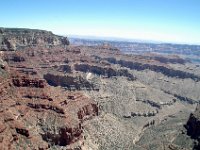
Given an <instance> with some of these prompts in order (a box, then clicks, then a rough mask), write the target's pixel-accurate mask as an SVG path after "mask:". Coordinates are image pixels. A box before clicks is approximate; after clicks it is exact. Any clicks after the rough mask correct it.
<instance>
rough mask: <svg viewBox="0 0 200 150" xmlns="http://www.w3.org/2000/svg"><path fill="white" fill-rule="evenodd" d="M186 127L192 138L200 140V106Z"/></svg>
mask: <svg viewBox="0 0 200 150" xmlns="http://www.w3.org/2000/svg"><path fill="white" fill-rule="evenodd" d="M185 127H186V129H187V133H188V135H190V136H191V137H192V138H194V139H198V138H200V105H198V106H197V108H196V110H195V112H194V113H192V114H191V115H190V117H189V120H188V122H187V124H186V126H185Z"/></svg>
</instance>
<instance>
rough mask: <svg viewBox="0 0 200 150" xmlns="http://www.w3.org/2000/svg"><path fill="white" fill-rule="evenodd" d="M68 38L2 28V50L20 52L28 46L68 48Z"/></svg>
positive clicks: (0, 47) (0, 36) (0, 41)
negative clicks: (19, 50)
mask: <svg viewBox="0 0 200 150" xmlns="http://www.w3.org/2000/svg"><path fill="white" fill-rule="evenodd" d="M66 45H69V40H68V39H67V37H62V36H57V35H54V34H53V33H52V32H50V31H44V30H36V29H22V28H16V29H13V28H10V29H9V28H0V50H4V51H6V50H18V49H20V48H24V47H27V46H30V47H31V46H45V47H52V46H66Z"/></svg>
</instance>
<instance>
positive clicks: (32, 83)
mask: <svg viewBox="0 0 200 150" xmlns="http://www.w3.org/2000/svg"><path fill="white" fill-rule="evenodd" d="M13 84H14V85H15V86H17V87H36V88H44V86H45V80H42V79H30V78H26V77H20V78H16V77H15V78H13Z"/></svg>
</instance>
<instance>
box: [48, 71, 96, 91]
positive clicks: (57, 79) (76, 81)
mask: <svg viewBox="0 0 200 150" xmlns="http://www.w3.org/2000/svg"><path fill="white" fill-rule="evenodd" d="M44 79H45V80H46V81H47V82H48V84H49V85H52V86H62V87H65V88H67V89H70V90H81V89H87V90H98V87H96V86H94V85H93V84H92V83H90V82H88V81H87V80H86V79H84V78H82V77H81V76H79V77H73V76H69V75H56V74H51V73H48V74H45V75H44Z"/></svg>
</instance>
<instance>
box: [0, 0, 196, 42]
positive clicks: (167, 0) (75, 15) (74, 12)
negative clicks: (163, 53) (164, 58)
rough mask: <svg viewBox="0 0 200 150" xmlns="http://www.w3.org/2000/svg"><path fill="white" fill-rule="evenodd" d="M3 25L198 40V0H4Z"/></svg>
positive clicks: (88, 33)
mask: <svg viewBox="0 0 200 150" xmlns="http://www.w3.org/2000/svg"><path fill="white" fill-rule="evenodd" d="M1 6H2V7H1V9H0V18H1V24H0V26H2V27H23V28H36V29H44V30H50V31H53V32H54V33H56V34H62V35H85V36H98V37H117V38H124V39H138V40H151V41H152V40H153V41H162V42H173V43H188V44H200V28H199V27H200V21H199V20H200V19H199V18H200V11H199V10H200V1H199V0H19V1H16V0H6V1H1Z"/></svg>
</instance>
